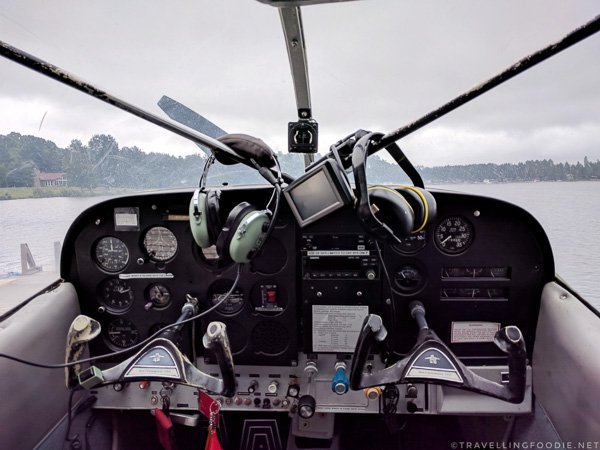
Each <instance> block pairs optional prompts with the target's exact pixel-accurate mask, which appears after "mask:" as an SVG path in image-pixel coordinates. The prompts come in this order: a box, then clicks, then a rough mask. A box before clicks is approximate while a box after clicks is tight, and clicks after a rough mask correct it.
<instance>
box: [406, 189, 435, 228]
mask: <svg viewBox="0 0 600 450" xmlns="http://www.w3.org/2000/svg"><path fill="white" fill-rule="evenodd" d="M399 191H400V193H401V194H402V195H403V196H404V198H406V200H407V201H408V202H409V203H410V205H411V206H412V208H413V210H414V212H415V224H414V229H413V233H417V232H419V231H421V230H422V229H423V228H425V226H426V225H427V224H428V223H431V222H432V221H434V220H435V217H436V215H437V204H436V201H435V198H434V197H433V195H431V192H429V191H427V190H425V189H422V188H419V187H416V186H402V187H401V188H400V190H399Z"/></svg>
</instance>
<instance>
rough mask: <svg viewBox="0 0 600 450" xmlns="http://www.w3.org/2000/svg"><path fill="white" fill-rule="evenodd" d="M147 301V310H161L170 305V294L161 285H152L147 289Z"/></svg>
mask: <svg viewBox="0 0 600 450" xmlns="http://www.w3.org/2000/svg"><path fill="white" fill-rule="evenodd" d="M147 300H148V303H147V304H146V306H147V309H150V308H156V309H163V308H166V307H167V306H169V305H170V304H171V292H170V291H169V289H168V288H167V287H166V286H165V285H163V284H153V285H152V286H150V287H149V288H148V293H147ZM148 305H149V306H148Z"/></svg>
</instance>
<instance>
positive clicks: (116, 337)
mask: <svg viewBox="0 0 600 450" xmlns="http://www.w3.org/2000/svg"><path fill="white" fill-rule="evenodd" d="M106 332H107V338H108V342H109V343H110V344H112V345H113V346H114V347H117V348H128V347H131V346H133V345H135V344H137V342H138V341H139V339H140V332H139V331H138V329H137V328H136V326H135V325H134V324H133V322H132V321H131V320H129V319H125V318H124V317H120V318H118V319H115V320H113V321H112V322H110V323H109V324H108V329H107V330H106Z"/></svg>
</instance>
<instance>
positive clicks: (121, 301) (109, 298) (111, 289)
mask: <svg viewBox="0 0 600 450" xmlns="http://www.w3.org/2000/svg"><path fill="white" fill-rule="evenodd" d="M100 302H101V303H102V304H103V305H104V306H106V308H107V309H108V311H109V312H111V313H117V314H119V313H123V312H125V311H127V310H128V309H129V308H130V307H131V305H132V304H133V289H131V286H130V285H129V283H127V282H126V281H124V280H119V279H118V278H109V279H108V280H106V281H104V282H103V283H102V284H101V285H100Z"/></svg>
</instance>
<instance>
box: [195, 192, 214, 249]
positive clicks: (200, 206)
mask: <svg viewBox="0 0 600 450" xmlns="http://www.w3.org/2000/svg"><path fill="white" fill-rule="evenodd" d="M220 196H221V192H220V191H212V190H208V191H204V190H201V189H197V190H196V191H195V192H194V195H193V197H192V200H191V201H190V208H189V216H190V229H191V231H192V236H193V238H194V241H196V244H198V245H199V246H200V247H201V248H208V247H210V246H211V245H213V244H214V243H215V241H216V238H217V236H218V234H219V232H220V231H221V219H220V217H219V198H220Z"/></svg>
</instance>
